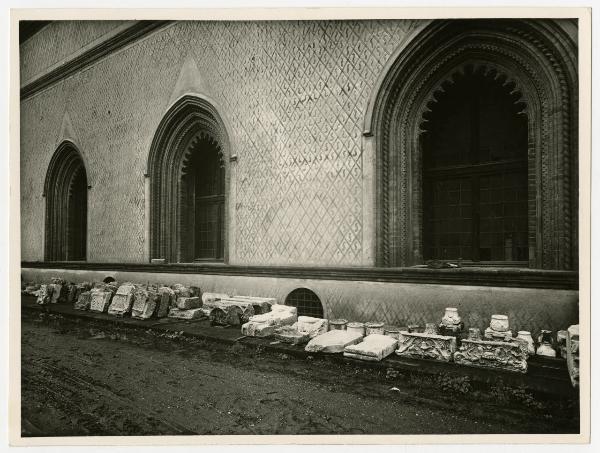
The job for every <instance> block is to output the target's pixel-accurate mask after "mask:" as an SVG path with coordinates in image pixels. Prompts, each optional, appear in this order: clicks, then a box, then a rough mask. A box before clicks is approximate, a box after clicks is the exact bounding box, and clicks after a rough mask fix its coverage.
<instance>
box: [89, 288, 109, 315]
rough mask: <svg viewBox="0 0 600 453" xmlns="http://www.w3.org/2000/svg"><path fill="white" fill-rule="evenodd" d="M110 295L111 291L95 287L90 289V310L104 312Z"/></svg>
mask: <svg viewBox="0 0 600 453" xmlns="http://www.w3.org/2000/svg"><path fill="white" fill-rule="evenodd" d="M112 297H113V293H112V291H102V290H101V289H97V288H95V289H93V290H92V291H91V301H90V311H95V312H98V313H105V312H106V311H107V310H108V306H109V305H110V301H111V299H112Z"/></svg>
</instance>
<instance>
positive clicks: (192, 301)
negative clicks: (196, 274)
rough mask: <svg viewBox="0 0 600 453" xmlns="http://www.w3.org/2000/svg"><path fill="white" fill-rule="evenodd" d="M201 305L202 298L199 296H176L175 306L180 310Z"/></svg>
mask: <svg viewBox="0 0 600 453" xmlns="http://www.w3.org/2000/svg"><path fill="white" fill-rule="evenodd" d="M200 307H202V299H200V298H199V297H196V296H195V297H186V296H179V297H177V308H179V309H180V310H191V309H192V308H200Z"/></svg>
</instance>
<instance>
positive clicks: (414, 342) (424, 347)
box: [396, 331, 456, 362]
mask: <svg viewBox="0 0 600 453" xmlns="http://www.w3.org/2000/svg"><path fill="white" fill-rule="evenodd" d="M454 351H456V338H455V337H453V336H446V335H436V334H427V333H419V332H407V331H402V332H400V335H399V336H398V350H397V351H396V354H398V355H399V356H403V357H410V358H413V359H430V360H439V361H442V362H450V361H451V360H452V354H454Z"/></svg>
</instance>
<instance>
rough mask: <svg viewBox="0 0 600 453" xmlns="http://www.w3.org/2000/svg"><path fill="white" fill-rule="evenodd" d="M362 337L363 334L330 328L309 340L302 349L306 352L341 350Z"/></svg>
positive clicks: (333, 351) (334, 351)
mask: <svg viewBox="0 0 600 453" xmlns="http://www.w3.org/2000/svg"><path fill="white" fill-rule="evenodd" d="M362 339H363V336H362V335H361V334H360V333H357V332H348V331H347V330H330V331H329V332H326V333H324V334H322V335H318V336H316V337H315V338H313V339H312V340H310V341H309V342H308V344H307V345H306V347H305V348H304V349H305V350H306V351H308V352H327V353H337V352H343V351H344V348H346V347H347V346H350V345H353V344H356V343H358V342H360V341H361V340H362Z"/></svg>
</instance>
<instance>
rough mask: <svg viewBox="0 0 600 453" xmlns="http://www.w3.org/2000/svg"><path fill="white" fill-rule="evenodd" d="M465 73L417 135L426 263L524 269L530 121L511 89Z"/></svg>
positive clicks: (476, 72)
mask: <svg viewBox="0 0 600 453" xmlns="http://www.w3.org/2000/svg"><path fill="white" fill-rule="evenodd" d="M497 75H498V74H497V73H496V72H495V71H487V70H486V68H485V67H482V66H480V67H478V68H476V69H474V68H473V67H472V66H466V67H465V68H464V72H457V73H455V74H454V76H453V78H452V81H451V82H450V81H449V82H448V83H447V84H446V85H445V89H444V91H443V92H439V93H438V96H437V98H436V99H435V101H433V102H431V103H430V104H431V105H430V111H429V112H428V114H427V117H426V119H427V121H426V123H425V127H426V130H425V132H424V133H423V134H422V135H421V140H422V155H423V255H424V259H425V260H430V259H442V260H458V259H462V260H465V261H467V262H468V261H474V262H519V263H521V264H523V265H526V264H527V261H528V243H527V241H528V223H527V215H528V212H527V202H528V196H527V117H526V116H525V115H524V114H523V112H522V110H523V107H524V104H521V103H519V99H520V98H521V94H520V93H519V92H518V91H517V92H511V91H512V90H513V89H514V84H512V85H511V84H510V83H507V84H506V85H503V83H504V82H506V78H502V77H499V78H497V77H496V76H497Z"/></svg>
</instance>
